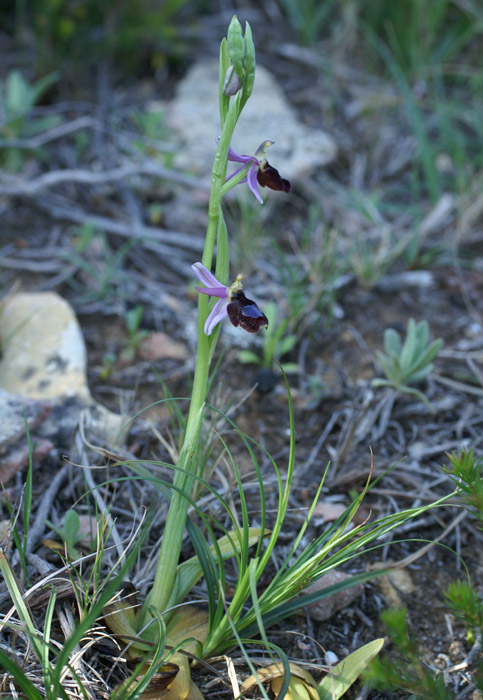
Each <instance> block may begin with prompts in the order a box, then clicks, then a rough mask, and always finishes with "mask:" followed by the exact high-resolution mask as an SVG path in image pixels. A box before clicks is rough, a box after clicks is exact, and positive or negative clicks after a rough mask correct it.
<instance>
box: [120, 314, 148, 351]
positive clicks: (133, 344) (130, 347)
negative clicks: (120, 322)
mask: <svg viewBox="0 0 483 700" xmlns="http://www.w3.org/2000/svg"><path fill="white" fill-rule="evenodd" d="M143 316H144V306H143V305H142V304H137V306H135V307H134V308H133V309H129V311H126V313H125V314H124V323H125V326H126V331H127V341H126V345H125V347H124V349H123V350H122V351H121V360H122V361H124V362H132V361H133V360H134V358H135V357H136V353H137V351H138V349H139V346H140V344H141V343H142V342H143V340H146V338H147V337H148V336H149V331H147V330H142V329H141V323H142V320H143Z"/></svg>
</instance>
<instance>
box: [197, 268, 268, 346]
mask: <svg viewBox="0 0 483 700" xmlns="http://www.w3.org/2000/svg"><path fill="white" fill-rule="evenodd" d="M191 268H192V270H193V272H194V273H195V275H196V276H197V277H198V279H199V280H200V282H201V283H202V284H203V285H204V286H203V287H196V290H197V291H198V292H199V293H200V294H206V295H208V296H210V297H217V298H218V301H217V302H216V304H215V305H214V307H213V309H212V310H211V312H210V314H209V315H208V318H207V319H206V322H205V327H204V331H205V335H211V334H212V332H213V330H214V329H215V327H216V326H217V325H218V324H219V323H220V322H221V321H223V320H224V319H225V318H227V317H228V318H229V319H230V321H231V322H232V323H233V325H234V326H240V327H241V328H243V329H244V330H245V331H248V332H249V333H256V332H257V331H258V330H259V329H260V328H261V327H262V326H264V327H265V328H266V327H267V326H268V319H267V317H266V316H265V314H264V313H263V312H262V311H260V309H259V308H258V306H257V304H256V303H255V302H254V301H252V300H251V299H247V297H246V296H245V294H244V293H243V291H242V281H241V280H242V276H241V275H238V276H237V277H236V278H235V281H234V282H232V283H231V284H230V286H229V287H227V286H226V285H224V284H222V283H221V282H219V281H218V280H217V279H216V277H215V276H214V275H213V274H212V273H211V272H210V271H209V270H208V269H207V268H206V267H205V266H204V265H202V264H201V263H200V262H197V263H195V264H194V265H192V266H191Z"/></svg>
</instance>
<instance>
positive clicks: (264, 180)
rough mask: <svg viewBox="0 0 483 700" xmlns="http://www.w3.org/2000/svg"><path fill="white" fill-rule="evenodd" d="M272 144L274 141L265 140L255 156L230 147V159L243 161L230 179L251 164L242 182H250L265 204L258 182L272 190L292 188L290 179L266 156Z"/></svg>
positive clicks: (286, 190)
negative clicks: (284, 176) (272, 164)
mask: <svg viewBox="0 0 483 700" xmlns="http://www.w3.org/2000/svg"><path fill="white" fill-rule="evenodd" d="M272 144H273V141H264V142H263V143H261V144H260V146H259V147H258V148H257V151H256V153H255V155H254V156H245V155H240V154H239V153H236V151H234V150H233V148H231V147H230V148H229V149H228V160H230V161H233V162H235V163H241V167H240V168H238V169H237V170H235V172H234V173H233V174H232V175H230V176H229V178H228V179H229V180H230V179H231V178H232V177H234V176H235V175H237V174H238V173H239V172H241V171H242V170H243V169H244V168H246V166H247V165H249V168H248V171H247V174H246V178H245V179H244V180H242V182H248V187H249V188H250V190H251V192H253V194H254V195H255V197H256V198H257V199H258V201H259V202H260V204H263V199H262V198H261V197H260V193H259V192H258V187H257V183H258V184H259V185H260V186H261V187H269V188H270V189H271V190H278V191H280V192H290V190H291V189H292V186H291V184H290V182H289V180H285V178H283V177H281V175H280V173H279V172H278V170H277V169H276V168H274V167H273V166H271V165H270V163H269V162H268V160H267V158H266V154H265V152H266V150H267V148H268V147H269V146H271V145H272Z"/></svg>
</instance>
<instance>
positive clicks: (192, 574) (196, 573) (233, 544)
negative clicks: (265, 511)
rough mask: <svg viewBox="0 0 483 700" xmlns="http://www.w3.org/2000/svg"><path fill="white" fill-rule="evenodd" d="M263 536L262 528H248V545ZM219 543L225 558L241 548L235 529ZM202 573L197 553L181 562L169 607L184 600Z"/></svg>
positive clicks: (211, 547) (213, 548)
mask: <svg viewBox="0 0 483 700" xmlns="http://www.w3.org/2000/svg"><path fill="white" fill-rule="evenodd" d="M267 532H268V531H267ZM262 536H263V535H262V531H261V530H260V528H257V527H250V528H248V546H249V547H252V546H253V545H254V544H257V542H258V541H259V540H260V538H261V537H262ZM217 544H218V548H219V551H220V554H221V556H222V558H223V559H230V558H231V557H233V556H235V550H236V551H237V552H239V551H240V550H241V545H240V543H239V540H238V539H237V535H236V533H235V532H234V531H231V532H230V533H228V535H223V537H220V539H219V540H218V541H217ZM209 550H210V552H211V554H212V555H213V556H215V553H216V552H215V547H214V546H213V545H211V546H210V548H209ZM202 574H203V569H202V567H201V564H200V561H199V558H198V557H197V556H196V555H195V556H193V557H191V558H190V559H187V560H186V561H184V562H183V563H182V564H180V565H179V566H178V569H177V577H176V588H175V592H174V594H173V596H172V597H171V598H170V600H169V604H168V606H167V607H171V606H173V605H176V604H177V603H180V602H182V601H184V599H185V598H186V596H187V595H188V593H189V592H190V590H191V589H192V588H193V586H194V585H195V583H196V582H197V581H199V579H200V578H201V576H202Z"/></svg>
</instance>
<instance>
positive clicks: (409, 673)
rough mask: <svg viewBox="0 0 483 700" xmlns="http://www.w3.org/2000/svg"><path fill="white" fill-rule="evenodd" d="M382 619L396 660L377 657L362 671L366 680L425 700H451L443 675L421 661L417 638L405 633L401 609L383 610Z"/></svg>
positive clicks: (451, 696)
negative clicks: (394, 650)
mask: <svg viewBox="0 0 483 700" xmlns="http://www.w3.org/2000/svg"><path fill="white" fill-rule="evenodd" d="M381 620H382V622H383V624H384V626H385V628H386V632H387V635H388V637H389V638H390V639H391V641H392V643H393V645H394V647H395V649H396V651H397V653H398V657H397V659H394V658H389V657H388V656H384V657H377V658H376V659H374V660H373V661H372V663H371V664H370V666H369V668H368V670H367V671H366V673H365V680H366V681H367V682H368V683H369V684H370V685H371V686H373V687H375V688H377V689H379V690H390V691H394V690H399V689H400V690H404V691H405V692H407V693H412V695H413V697H415V698H423V699H424V700H454V698H455V696H454V695H453V693H452V692H451V691H450V689H449V688H447V687H446V685H445V682H444V678H443V674H438V673H435V671H434V669H431V668H429V667H428V665H427V664H425V663H424V660H423V658H422V654H421V652H420V650H419V648H418V645H417V643H416V640H415V639H414V637H413V636H412V635H410V634H409V632H408V626H407V614H406V610H405V609H404V608H401V609H399V610H385V611H384V612H383V613H381Z"/></svg>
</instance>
